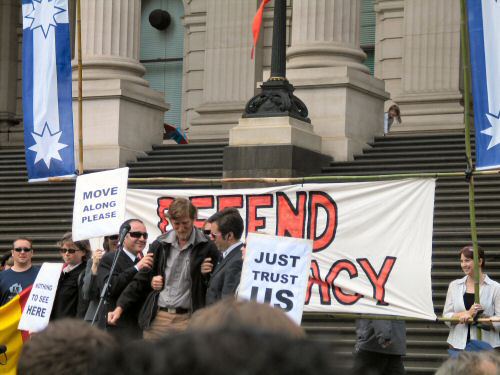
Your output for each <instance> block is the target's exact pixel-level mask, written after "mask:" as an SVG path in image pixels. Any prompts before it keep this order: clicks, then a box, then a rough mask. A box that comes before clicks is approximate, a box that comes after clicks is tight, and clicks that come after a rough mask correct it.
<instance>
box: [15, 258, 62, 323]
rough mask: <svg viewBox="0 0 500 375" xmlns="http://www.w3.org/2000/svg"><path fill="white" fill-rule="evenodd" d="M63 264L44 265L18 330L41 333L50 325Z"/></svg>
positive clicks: (34, 284)
mask: <svg viewBox="0 0 500 375" xmlns="http://www.w3.org/2000/svg"><path fill="white" fill-rule="evenodd" d="M62 267H63V264H62V263H44V264H43V265H42V268H41V269H40V271H39V272H38V275H37V277H36V280H35V282H34V283H33V287H32V289H31V292H30V296H29V297H28V301H27V302H26V306H25V307H24V310H23V315H22V316H21V320H20V322H19V326H18V329H20V330H23V331H29V332H40V331H41V330H43V329H45V327H47V325H48V324H49V319H50V313H51V312H52V306H53V305H54V299H55V296H56V290H57V284H58V283H59V277H60V276H61V270H62Z"/></svg>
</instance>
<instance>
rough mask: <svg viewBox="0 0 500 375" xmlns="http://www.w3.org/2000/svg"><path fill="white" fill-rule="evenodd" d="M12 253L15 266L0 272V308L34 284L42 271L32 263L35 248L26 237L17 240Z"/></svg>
mask: <svg viewBox="0 0 500 375" xmlns="http://www.w3.org/2000/svg"><path fill="white" fill-rule="evenodd" d="M11 253H12V259H13V260H14V265H13V266H12V267H11V268H10V269H8V270H5V271H2V272H0V306H2V305H5V304H6V303H7V302H9V301H10V300H11V299H12V298H14V297H15V296H16V295H17V294H19V293H21V291H22V290H23V289H26V288H27V287H29V286H30V285H31V284H33V283H34V281H35V279H36V276H37V275H38V271H39V270H40V267H38V266H34V265H33V264H32V263H31V258H32V257H33V247H32V241H31V240H30V239H28V238H24V237H20V238H18V239H16V240H15V241H14V242H13V248H12V251H11Z"/></svg>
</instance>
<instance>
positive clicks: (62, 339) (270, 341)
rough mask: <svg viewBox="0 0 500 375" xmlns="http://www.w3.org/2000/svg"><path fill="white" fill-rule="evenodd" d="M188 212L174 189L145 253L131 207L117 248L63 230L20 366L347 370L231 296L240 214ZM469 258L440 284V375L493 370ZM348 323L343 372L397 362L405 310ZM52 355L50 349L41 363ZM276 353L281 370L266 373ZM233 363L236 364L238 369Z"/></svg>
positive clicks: (400, 368) (26, 268) (33, 269)
mask: <svg viewBox="0 0 500 375" xmlns="http://www.w3.org/2000/svg"><path fill="white" fill-rule="evenodd" d="M196 214H197V212H196V208H195V207H194V206H193V205H192V203H191V202H190V201H189V200H188V199H184V198H178V199H175V200H174V201H173V202H172V203H171V205H170V207H169V210H168V218H169V221H170V223H171V226H172V229H171V230H170V231H167V232H166V233H164V234H162V235H160V236H159V237H158V238H156V239H155V240H154V241H153V242H152V243H151V244H150V246H149V249H148V251H147V252H146V251H145V248H146V244H147V242H148V241H147V240H148V232H147V229H146V226H145V224H144V223H143V222H142V221H141V220H140V219H138V218H134V219H129V220H127V221H125V222H124V223H123V224H122V227H121V228H120V231H119V233H126V234H125V235H124V238H123V241H122V242H123V243H122V244H121V245H122V251H117V249H118V246H119V245H120V244H119V235H112V236H107V237H105V238H104V243H103V249H98V250H95V251H94V252H92V251H91V248H90V243H89V241H86V240H85V241H73V238H72V234H71V233H66V234H65V235H64V236H63V238H62V239H61V240H60V241H59V242H58V244H57V245H58V246H59V249H60V254H61V257H62V259H63V262H64V266H63V268H62V272H61V275H60V279H59V284H58V287H57V290H56V295H55V300H54V305H53V309H52V314H51V317H50V319H51V321H53V323H51V324H50V325H49V328H48V329H47V330H46V331H44V332H42V333H39V334H35V335H33V337H32V339H31V340H30V341H29V342H28V343H27V344H26V345H25V348H24V350H23V355H22V358H21V361H20V365H19V366H20V367H19V373H20V374H22V373H25V374H37V373H42V372H43V373H54V374H65V373H68V374H69V373H72V374H73V375H76V374H79V373H82V374H83V373H86V372H87V371H92V373H93V374H96V373H97V374H99V373H103V374H104V373H111V372H116V371H117V373H123V374H139V373H141V374H143V373H149V374H156V373H158V374H160V373H162V374H165V373H166V374H169V373H170V374H177V373H179V374H181V373H183V374H184V373H191V374H196V373H200V374H201V373H204V374H210V373H214V374H215V373H217V374H221V373H222V374H223V373H228V374H229V373H231V374H234V373H245V374H253V373H255V374H257V373H276V374H278V373H279V374H285V373H289V372H290V373H292V372H293V370H294V368H295V369H297V368H300V369H301V371H300V372H305V373H313V372H312V371H323V372H326V373H346V369H345V368H344V367H343V365H342V363H340V362H338V358H337V357H336V356H335V354H332V351H331V350H332V348H330V347H328V348H327V347H325V346H321V345H319V344H313V343H311V342H309V340H307V338H306V337H305V334H304V331H303V330H302V328H300V327H299V326H297V325H296V324H295V323H293V322H292V321H291V320H290V319H289V318H288V317H287V316H286V315H285V314H284V313H282V312H281V311H279V310H277V309H273V308H271V307H269V306H265V305H259V304H256V303H252V302H241V301H237V300H236V299H235V298H233V297H235V295H236V294H237V290H238V285H239V280H240V276H241V271H242V265H243V259H244V244H243V243H242V241H241V237H242V235H243V230H244V222H243V219H242V218H241V216H240V214H239V212H238V210H236V209H234V208H226V209H224V210H222V211H219V212H217V213H216V214H214V215H213V216H212V217H211V218H209V219H208V220H207V221H206V222H205V225H204V226H203V228H202V229H198V228H196V227H195V225H194V222H195V220H196ZM33 252H34V251H33V243H32V241H31V240H30V239H27V238H17V239H16V240H15V241H14V243H13V249H12V251H11V254H10V255H11V257H12V263H11V265H8V264H7V261H8V258H6V259H3V260H2V267H3V270H2V271H1V272H0V306H1V305H3V304H5V303H7V302H8V301H9V300H10V299H12V298H13V297H14V296H15V295H17V294H19V293H20V292H21V291H22V290H23V289H25V288H27V287H28V286H29V285H31V284H32V283H33V282H34V280H35V278H36V276H37V274H38V272H39V267H38V266H35V265H33V263H32V257H33ZM472 258H473V249H472V247H470V246H467V247H464V248H463V249H462V250H461V251H460V262H461V266H462V270H463V271H464V273H465V276H464V277H463V278H462V279H459V280H455V281H453V282H451V283H450V285H449V289H448V293H447V297H446V302H445V307H444V311H443V317H445V318H451V321H450V322H449V323H448V324H449V325H450V335H449V337H448V343H449V345H450V355H451V356H453V357H457V356H458V358H457V359H451V360H450V361H449V362H446V363H445V364H443V367H442V369H440V370H439V371H441V372H438V373H439V374H452V373H453V374H455V373H456V374H461V373H462V372H459V370H457V369H458V368H459V367H460V366H461V365H460V364H459V363H461V362H460V361H464V358H466V356H468V357H467V358H470V360H469V361H468V362H471V361H474V360H476V359H477V358H483V359H484V360H485V361H486V362H488V361H489V362H488V363H489V365H488V366H489V368H493V369H496V371H500V366H499V364H498V351H497V350H498V348H499V347H500V339H499V328H500V326H499V325H498V324H497V323H487V322H486V323H484V322H481V323H480V322H478V321H477V319H478V318H485V317H492V316H498V315H500V314H499V312H500V287H499V284H498V283H496V282H495V281H493V280H491V279H490V278H489V277H488V276H487V275H486V273H484V269H485V265H486V260H485V255H484V251H483V250H481V249H480V250H479V264H480V271H479V280H480V290H481V294H480V301H479V303H475V301H474V267H473V260H472ZM68 318H69V319H79V321H75V320H68ZM90 322H92V323H95V326H96V327H91V324H89V323H90ZM97 327H98V328H97ZM478 328H481V332H482V340H483V341H484V342H485V343H486V344H487V345H488V348H491V349H493V348H496V350H495V349H493V351H492V352H491V353H489V354H481V355H483V357H478V356H475V354H470V352H468V345H469V344H470V343H473V342H475V341H476V340H477V338H478ZM356 333H357V342H356V346H355V350H354V367H353V368H352V369H350V371H351V372H352V373H353V374H404V373H405V369H404V365H403V356H404V355H405V353H406V328H405V323H404V321H401V320H378V319H373V320H369V319H358V320H357V322H356ZM140 339H144V340H140ZM51 343H53V344H51ZM153 343H154V344H153ZM0 344H1V343H0ZM69 348H73V349H74V350H72V351H71V355H70V356H69V357H70V358H69V360H70V361H71V363H69V362H68V363H65V362H64V361H63V360H62V358H63V357H65V355H64V352H67V350H68V349H69ZM263 351H265V352H266V353H265V354H262V352H263ZM242 353H243V354H244V355H243V354H242ZM248 353H251V354H252V355H250V356H249V355H248ZM478 355H479V354H478ZM51 356H53V358H57V359H58V360H57V361H54V362H53V363H49V362H50V360H51V358H52V357H51ZM66 357H67V356H66ZM109 358H115V359H116V360H115V361H109V360H106V359H109ZM332 358H336V360H335V361H332ZM94 359H95V360H94ZM78 361H81V363H80V364H77V363H79V362H78ZM273 361H274V363H273ZM276 361H278V363H279V364H280V368H281V370H282V371H280V372H273V371H274V367H275V366H277V365H276ZM454 361H455V362H454ZM313 362H314V363H313ZM304 363H306V364H307V366H305V367H308V368H307V369H306V368H302V367H304ZM273 366H274V367H273ZM294 366H295V367H294ZM301 366H302V367H301ZM462 367H463V368H466V366H465V365H463V366H462ZM240 368H245V371H244V372H238V369H240ZM342 368H343V370H342V371H340V370H339V369H342ZM49 369H53V371H52V370H49ZM79 369H82V372H79V371H80V370H79ZM264 369H266V371H264ZM335 371H337V372H335ZM338 371H340V372H338ZM460 371H462V370H460ZM464 371H465V370H464ZM485 371H486V370H485ZM294 373H295V372H294ZM463 373H464V374H465V373H471V372H463ZM484 373H487V372H484ZM491 373H492V374H493V373H495V372H491Z"/></svg>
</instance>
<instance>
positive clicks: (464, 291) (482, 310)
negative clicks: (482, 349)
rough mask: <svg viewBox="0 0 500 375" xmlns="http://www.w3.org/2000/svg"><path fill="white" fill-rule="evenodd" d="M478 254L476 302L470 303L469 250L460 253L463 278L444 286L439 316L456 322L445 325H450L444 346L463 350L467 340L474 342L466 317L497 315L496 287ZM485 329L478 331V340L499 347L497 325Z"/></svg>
mask: <svg viewBox="0 0 500 375" xmlns="http://www.w3.org/2000/svg"><path fill="white" fill-rule="evenodd" d="M478 250H479V251H478V253H479V265H480V270H479V280H480V285H479V302H480V303H474V261H473V253H474V250H473V247H472V246H466V247H464V248H463V249H462V250H460V266H461V267H462V270H463V271H464V273H465V277H463V278H461V279H458V280H454V281H452V282H451V283H450V286H449V287H448V293H447V294H446V302H445V304H444V310H443V316H444V317H445V318H458V319H459V323H451V324H450V323H447V324H448V325H449V326H450V334H449V336H448V340H447V341H448V344H450V346H451V347H452V348H454V349H460V350H463V349H464V348H465V346H466V345H467V343H468V342H469V341H470V340H474V339H477V328H476V326H475V325H472V324H469V323H467V321H468V320H469V319H470V318H474V317H475V316H476V315H477V314H480V315H479V316H478V317H481V318H486V317H492V316H499V315H500V285H499V284H498V283H497V282H496V281H493V280H491V279H490V278H489V277H488V276H487V275H486V274H485V273H483V271H484V267H485V258H484V251H483V250H482V249H478ZM485 327H486V328H489V330H486V329H483V330H482V340H483V341H486V342H488V343H489V344H490V345H491V346H493V347H494V348H496V347H500V339H499V335H498V331H499V329H500V324H499V323H493V324H488V325H485Z"/></svg>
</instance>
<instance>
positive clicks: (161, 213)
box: [156, 197, 175, 233]
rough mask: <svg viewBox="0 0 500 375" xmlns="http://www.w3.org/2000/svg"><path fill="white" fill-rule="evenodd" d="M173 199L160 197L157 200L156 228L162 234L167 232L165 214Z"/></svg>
mask: <svg viewBox="0 0 500 375" xmlns="http://www.w3.org/2000/svg"><path fill="white" fill-rule="evenodd" d="M174 199H175V198H172V197H161V198H158V201H157V203H158V207H157V209H156V213H157V214H158V217H159V218H160V220H159V221H158V228H159V229H160V231H161V232H162V233H165V232H166V231H167V227H168V224H169V222H168V218H167V213H166V211H167V210H168V208H169V207H170V204H171V203H172V202H173V201H174Z"/></svg>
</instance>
